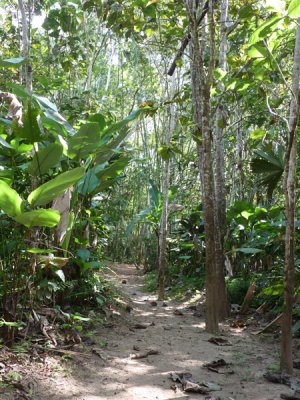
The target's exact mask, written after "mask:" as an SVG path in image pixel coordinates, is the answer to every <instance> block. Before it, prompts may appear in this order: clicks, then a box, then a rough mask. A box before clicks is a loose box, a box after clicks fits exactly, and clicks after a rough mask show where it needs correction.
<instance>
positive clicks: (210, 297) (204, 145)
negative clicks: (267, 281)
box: [186, 0, 219, 332]
mask: <svg viewBox="0 0 300 400" xmlns="http://www.w3.org/2000/svg"><path fill="white" fill-rule="evenodd" d="M197 6H198V1H196V0H186V9H187V15H188V19H189V28H190V34H191V41H190V53H191V64H192V65H191V70H192V71H191V76H192V96H193V113H194V122H195V125H196V135H195V136H197V137H198V140H197V143H198V144H197V146H198V154H199V155H200V157H201V158H202V160H201V162H200V163H199V165H201V167H202V168H203V171H200V174H201V173H202V174H203V203H204V218H205V285H206V319H205V323H206V330H207V331H208V332H216V331H218V329H219V327H218V321H219V315H218V314H219V308H218V284H217V268H216V254H215V232H216V226H215V223H216V218H215V211H216V210H215V200H214V174H213V157H212V135H211V133H212V130H211V129H212V119H211V102H210V100H211V99H210V93H211V87H212V84H213V71H214V68H215V50H216V46H215V22H214V5H213V2H212V1H210V2H209V4H208V26H209V32H208V35H207V40H209V44H208V46H209V49H210V52H209V61H208V65H207V66H206V67H207V68H205V64H204V62H205V61H204V57H203V54H204V49H205V48H206V37H205V36H204V35H202V37H201V42H200V38H199V34H198V24H197ZM200 43H201V47H202V49H201V48H200ZM203 46H204V47H203ZM201 135H202V140H201Z"/></svg>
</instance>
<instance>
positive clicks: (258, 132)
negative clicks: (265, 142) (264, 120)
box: [250, 128, 267, 140]
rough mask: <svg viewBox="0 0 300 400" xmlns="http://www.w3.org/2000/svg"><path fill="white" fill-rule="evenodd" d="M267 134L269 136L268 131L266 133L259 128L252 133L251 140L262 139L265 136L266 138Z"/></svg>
mask: <svg viewBox="0 0 300 400" xmlns="http://www.w3.org/2000/svg"><path fill="white" fill-rule="evenodd" d="M266 134H267V131H265V130H264V129H259V128H258V129H255V130H254V131H252V132H251V133H250V139H253V140H256V139H261V138H263V137H264V136H266Z"/></svg>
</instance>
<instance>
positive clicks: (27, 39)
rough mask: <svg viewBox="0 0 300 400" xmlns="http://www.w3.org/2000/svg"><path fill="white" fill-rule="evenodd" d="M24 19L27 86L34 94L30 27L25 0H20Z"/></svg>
mask: <svg viewBox="0 0 300 400" xmlns="http://www.w3.org/2000/svg"><path fill="white" fill-rule="evenodd" d="M18 3H19V8H20V12H21V19H22V56H23V57H24V58H26V59H27V61H26V64H25V74H24V76H25V85H26V89H27V90H28V93H29V94H31V93H32V66H31V63H30V61H29V55H30V26H29V24H28V21H27V16H26V8H25V4H24V2H23V0H18ZM28 13H29V20H30V19H31V2H30V1H29V2H28Z"/></svg>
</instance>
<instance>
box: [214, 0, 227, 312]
mask: <svg viewBox="0 0 300 400" xmlns="http://www.w3.org/2000/svg"><path fill="white" fill-rule="evenodd" d="M227 20H228V0H222V1H221V15H220V45H219V68H220V69H221V70H222V73H225V71H226V69H227V60H226V58H227V47H228V43H227V31H228V29H227ZM219 90H220V92H221V96H220V100H219V104H218V105H217V109H216V121H215V134H214V139H215V164H216V166H215V184H216V188H215V192H216V194H215V206H216V213H215V217H216V221H215V227H216V235H215V245H216V268H217V275H218V285H219V290H218V293H219V316H220V318H224V317H227V316H228V314H229V307H228V301H227V292H226V284H225V279H224V274H225V254H224V237H225V233H226V191H225V157H224V132H225V129H224V128H225V115H224V114H225V110H224V107H225V104H224V101H223V98H222V92H224V86H223V84H222V83H219Z"/></svg>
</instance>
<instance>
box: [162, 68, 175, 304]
mask: <svg viewBox="0 0 300 400" xmlns="http://www.w3.org/2000/svg"><path fill="white" fill-rule="evenodd" d="M175 76H176V75H175V74H174V75H173V76H172V86H171V98H173V96H174V93H175V87H176V81H175ZM175 119H176V118H175V105H174V103H171V106H170V123H169V128H168V129H167V134H166V138H165V145H166V146H167V147H169V146H170V142H171V137H172V133H173V131H174V129H175ZM163 165H164V167H163V180H162V193H163V206H162V214H161V220H160V231H159V254H158V299H159V300H163V299H164V296H165V277H166V264H167V255H166V250H167V233H168V206H169V180H170V159H169V158H167V159H166V160H164V163H163Z"/></svg>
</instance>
